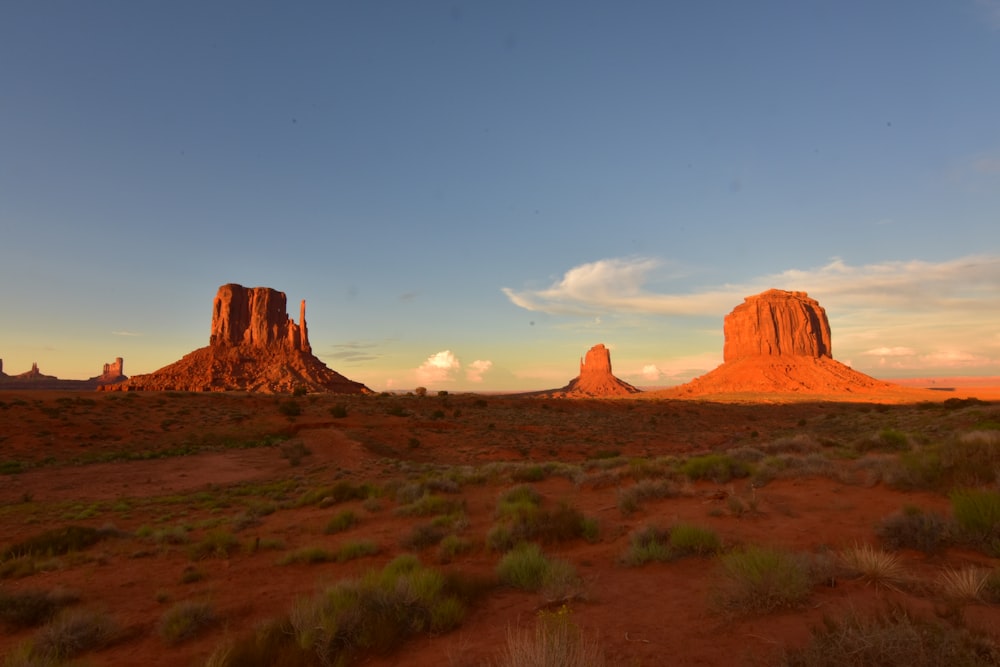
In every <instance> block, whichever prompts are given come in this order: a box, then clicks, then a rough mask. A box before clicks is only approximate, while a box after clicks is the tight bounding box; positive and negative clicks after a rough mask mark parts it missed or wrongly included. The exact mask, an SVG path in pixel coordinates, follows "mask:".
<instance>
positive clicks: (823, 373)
mask: <svg viewBox="0 0 1000 667" xmlns="http://www.w3.org/2000/svg"><path fill="white" fill-rule="evenodd" d="M723 333H724V335H725V344H724V346H723V363H722V365H721V366H719V367H718V368H716V369H715V370H713V371H711V372H709V373H706V374H705V375H702V376H701V377H697V378H695V379H694V380H692V381H691V382H688V383H687V384H683V385H680V386H679V387H674V388H672V389H668V390H665V391H664V392H657V394H658V395H660V394H662V395H665V396H675V395H679V396H692V395H695V396H697V395H708V394H731V393H786V392H797V393H805V394H844V393H870V392H873V391H881V390H885V389H890V388H893V386H894V385H892V384H890V383H888V382H882V381H881V380H876V379H875V378H872V377H869V376H868V375H865V374H864V373H859V372H858V371H855V370H854V369H852V368H850V367H849V366H845V365H844V364H842V363H840V362H838V361H835V360H834V359H833V356H832V352H831V350H832V345H831V335H830V323H829V321H828V320H827V318H826V311H825V310H823V308H822V307H821V306H820V305H819V303H818V302H817V301H816V300H815V299H810V298H809V296H808V295H807V294H806V293H805V292H786V291H784V290H776V289H772V290H768V291H766V292H762V293H761V294H757V295H754V296H749V297H747V298H746V299H745V300H744V301H743V303H742V304H740V305H738V306H736V308H734V309H733V311H732V312H731V313H729V315H727V316H726V317H725V319H724V321H723Z"/></svg>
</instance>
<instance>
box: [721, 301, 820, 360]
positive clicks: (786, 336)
mask: <svg viewBox="0 0 1000 667" xmlns="http://www.w3.org/2000/svg"><path fill="white" fill-rule="evenodd" d="M722 330H723V333H724V335H725V338H726V343H725V346H724V347H723V350H722V358H723V361H736V360H737V359H743V358H744V357H759V356H769V357H781V356H806V357H831V358H832V356H833V355H832V354H831V349H830V323H829V322H828V321H827V319H826V311H825V310H823V308H822V306H820V305H819V303H818V302H817V301H816V300H815V299H810V298H809V296H808V295H807V294H806V293H805V292H785V291H783V290H777V289H772V290H768V291H766V292H762V293H761V294H757V295H755V296H748V297H747V298H746V299H744V300H743V303H741V304H740V305H738V306H736V308H734V309H733V312H731V313H729V314H728V315H726V318H725V320H724V321H723V325H722Z"/></svg>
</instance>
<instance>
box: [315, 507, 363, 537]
mask: <svg viewBox="0 0 1000 667" xmlns="http://www.w3.org/2000/svg"><path fill="white" fill-rule="evenodd" d="M357 523H358V515H357V514H355V513H354V511H353V510H343V511H341V512H338V513H337V514H335V515H334V516H333V517H332V518H331V519H330V520H329V521H328V522H327V524H326V527H325V528H324V529H323V532H324V533H326V534H327V535H332V534H334V533H341V532H343V531H345V530H348V529H349V528H353V527H354V526H355V525H357Z"/></svg>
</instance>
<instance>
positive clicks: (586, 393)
mask: <svg viewBox="0 0 1000 667" xmlns="http://www.w3.org/2000/svg"><path fill="white" fill-rule="evenodd" d="M637 393H639V389H637V388H636V387H633V386H632V385H630V384H629V383H628V382H625V381H623V380H619V379H618V378H616V377H615V376H614V375H613V374H612V372H611V351H610V350H608V348H606V347H604V345H603V344H600V345H595V346H594V347H592V348H590V349H589V350H588V351H587V355H586V356H585V357H584V358H583V359H581V360H580V375H578V376H577V377H576V378H574V379H572V380H570V383H569V384H568V385H566V386H565V387H563V388H562V389H557V390H556V391H554V392H551V394H552V395H554V396H566V397H574V396H581V397H591V398H612V397H615V396H628V395H630V394H637Z"/></svg>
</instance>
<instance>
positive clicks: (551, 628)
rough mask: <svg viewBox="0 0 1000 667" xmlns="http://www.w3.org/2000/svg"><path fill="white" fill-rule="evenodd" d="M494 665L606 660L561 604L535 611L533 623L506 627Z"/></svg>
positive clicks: (572, 665)
mask: <svg viewBox="0 0 1000 667" xmlns="http://www.w3.org/2000/svg"><path fill="white" fill-rule="evenodd" d="M495 664H496V667H562V666H565V667H604V665H607V664H608V660H607V658H606V657H605V655H604V652H603V651H602V650H601V648H600V646H599V645H598V644H597V642H595V641H592V640H589V639H587V638H586V637H584V636H583V633H582V632H581V631H580V628H579V627H577V625H576V623H574V622H573V620H572V617H571V611H570V609H569V608H568V607H566V606H565V605H563V606H562V607H560V608H559V609H558V610H557V611H554V612H548V611H545V610H542V611H540V612H538V617H537V618H536V621H535V627H534V628H532V629H528V630H513V629H510V628H508V630H507V641H506V642H505V644H504V647H503V650H502V651H501V653H500V657H499V659H498V660H497V662H496V663H495Z"/></svg>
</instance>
